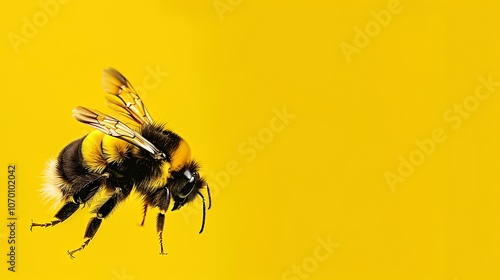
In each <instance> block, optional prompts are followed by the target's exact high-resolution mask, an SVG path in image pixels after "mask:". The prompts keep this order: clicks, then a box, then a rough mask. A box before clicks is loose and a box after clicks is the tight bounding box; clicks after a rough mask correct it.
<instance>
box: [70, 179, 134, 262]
mask: <svg viewBox="0 0 500 280" xmlns="http://www.w3.org/2000/svg"><path fill="white" fill-rule="evenodd" d="M131 190H132V186H131V185H126V186H124V187H123V188H120V187H117V188H115V191H114V192H113V194H112V195H111V196H110V197H109V198H108V200H106V202H104V204H102V205H101V206H99V208H98V209H97V211H95V212H96V216H95V217H94V218H92V219H90V221H89V223H88V225H87V229H86V230H85V236H84V237H83V238H84V239H85V241H84V242H83V244H82V245H81V246H80V247H78V248H77V249H75V250H71V251H69V250H68V255H69V256H70V257H71V258H74V256H73V254H74V253H76V252H78V251H81V250H83V248H85V247H86V246H87V245H88V244H89V242H90V240H91V239H92V238H93V237H94V236H95V234H96V233H97V230H98V229H99V226H100V225H101V222H102V219H104V218H106V217H107V216H108V215H109V214H110V213H111V211H113V209H114V208H115V206H116V205H117V204H118V203H120V202H121V201H123V200H124V199H125V198H126V197H127V196H128V195H129V194H130V192H131Z"/></svg>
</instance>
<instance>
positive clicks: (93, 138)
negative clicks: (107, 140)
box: [82, 130, 106, 173]
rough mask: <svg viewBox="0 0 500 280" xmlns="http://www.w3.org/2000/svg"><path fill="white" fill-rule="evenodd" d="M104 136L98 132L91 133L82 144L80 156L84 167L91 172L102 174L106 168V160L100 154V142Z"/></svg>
mask: <svg viewBox="0 0 500 280" xmlns="http://www.w3.org/2000/svg"><path fill="white" fill-rule="evenodd" d="M103 137H104V134H103V133H102V132H100V131H97V130H96V131H92V132H91V133H89V134H87V136H85V138H84V139H83V142H82V156H83V161H84V163H85V166H86V167H87V168H88V169H89V170H90V171H91V172H96V173H102V171H103V170H104V169H105V168H106V159H105V158H104V155H103V154H102V150H101V142H102V139H103Z"/></svg>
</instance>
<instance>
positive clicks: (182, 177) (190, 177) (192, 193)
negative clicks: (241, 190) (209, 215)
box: [167, 161, 212, 233]
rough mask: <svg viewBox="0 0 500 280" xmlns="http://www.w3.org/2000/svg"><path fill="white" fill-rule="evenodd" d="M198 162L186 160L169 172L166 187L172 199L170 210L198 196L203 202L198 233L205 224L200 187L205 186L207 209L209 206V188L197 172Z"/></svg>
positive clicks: (203, 198) (203, 199) (177, 208)
mask: <svg viewBox="0 0 500 280" xmlns="http://www.w3.org/2000/svg"><path fill="white" fill-rule="evenodd" d="M198 169H199V164H198V163H197V162H195V161H190V162H188V163H187V164H186V165H185V166H184V167H182V168H181V169H179V170H178V171H173V172H171V176H172V178H171V179H169V181H168V183H167V187H168V189H169V190H170V194H171V196H172V198H173V200H174V207H172V211H175V210H179V209H180V208H181V207H182V206H184V204H186V203H188V202H191V201H193V200H195V199H196V197H197V196H200V197H201V199H202V202H203V223H202V226H201V230H200V233H201V232H202V231H203V227H204V224H205V211H206V210H205V197H204V196H203V195H202V194H201V191H200V190H201V189H202V188H203V187H205V186H206V187H207V194H208V209H210V207H211V204H212V203H211V198H210V189H209V188H208V185H207V183H206V181H205V179H204V178H202V177H201V176H200V173H198Z"/></svg>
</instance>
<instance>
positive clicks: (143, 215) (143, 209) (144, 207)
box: [141, 203, 148, 226]
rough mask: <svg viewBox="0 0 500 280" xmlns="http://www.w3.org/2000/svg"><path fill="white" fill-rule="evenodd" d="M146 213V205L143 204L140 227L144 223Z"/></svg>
mask: <svg viewBox="0 0 500 280" xmlns="http://www.w3.org/2000/svg"><path fill="white" fill-rule="evenodd" d="M147 212H148V204H147V203H144V206H143V207H142V222H141V226H143V225H144V222H145V221H146V213H147Z"/></svg>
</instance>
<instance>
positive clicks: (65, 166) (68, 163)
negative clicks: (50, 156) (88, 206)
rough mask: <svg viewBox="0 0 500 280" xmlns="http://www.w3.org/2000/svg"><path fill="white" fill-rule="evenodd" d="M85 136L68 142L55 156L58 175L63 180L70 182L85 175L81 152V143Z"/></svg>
mask: <svg viewBox="0 0 500 280" xmlns="http://www.w3.org/2000/svg"><path fill="white" fill-rule="evenodd" d="M84 139H85V137H83V138H80V139H78V140H75V141H73V142H71V143H69V144H68V145H67V146H66V147H64V149H63V150H62V151H61V152H60V153H59V156H58V158H57V172H58V175H59V176H60V177H61V178H62V179H63V180H65V181H68V182H71V181H73V180H74V179H76V178H78V177H80V176H83V175H85V173H86V172H87V170H86V168H85V166H84V164H83V162H84V161H83V156H82V152H81V147H82V143H83V140H84Z"/></svg>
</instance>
